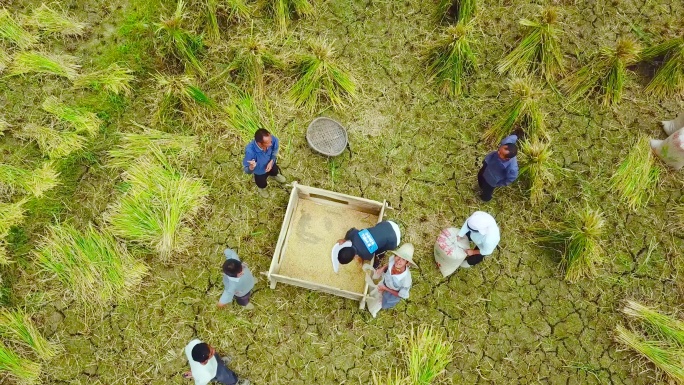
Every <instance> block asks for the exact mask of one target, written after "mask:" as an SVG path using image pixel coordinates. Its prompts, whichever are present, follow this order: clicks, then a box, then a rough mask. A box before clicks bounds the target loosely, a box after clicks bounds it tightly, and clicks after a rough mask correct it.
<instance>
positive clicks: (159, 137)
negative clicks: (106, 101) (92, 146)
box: [108, 126, 199, 169]
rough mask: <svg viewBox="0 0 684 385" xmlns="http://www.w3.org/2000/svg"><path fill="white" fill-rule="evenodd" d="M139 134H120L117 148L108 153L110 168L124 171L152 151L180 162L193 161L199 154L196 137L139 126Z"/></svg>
mask: <svg viewBox="0 0 684 385" xmlns="http://www.w3.org/2000/svg"><path fill="white" fill-rule="evenodd" d="M140 127H141V128H142V129H143V131H142V132H141V133H126V134H122V136H121V142H120V144H119V146H118V147H117V148H115V149H112V150H110V151H109V152H108V154H109V157H110V160H109V163H108V165H109V166H110V167H117V168H123V169H126V168H128V167H130V166H131V165H132V164H134V163H135V161H136V160H137V159H140V158H142V157H145V156H149V155H151V151H153V149H159V150H161V151H162V152H163V153H164V154H166V155H167V156H169V157H172V158H173V159H177V160H179V161H181V162H187V161H191V160H192V159H194V157H195V156H196V155H197V154H198V153H199V143H198V140H197V137H196V136H193V135H177V134H170V133H167V132H163V131H159V130H154V129H151V128H147V127H142V126H140Z"/></svg>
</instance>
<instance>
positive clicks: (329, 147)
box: [306, 117, 347, 156]
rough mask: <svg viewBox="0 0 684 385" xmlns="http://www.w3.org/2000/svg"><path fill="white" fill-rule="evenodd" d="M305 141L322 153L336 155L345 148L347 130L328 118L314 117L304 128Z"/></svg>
mask: <svg viewBox="0 0 684 385" xmlns="http://www.w3.org/2000/svg"><path fill="white" fill-rule="evenodd" d="M306 141H307V142H308V143H309V146H311V148H313V149H314V150H316V151H318V152H320V153H321V154H323V155H327V156H337V155H340V154H341V153H342V152H344V149H345V148H347V130H345V128H344V127H342V125H341V124H340V123H338V122H336V121H334V120H332V119H330V118H323V117H321V118H316V119H314V121H313V122H311V124H309V127H308V128H307V129H306Z"/></svg>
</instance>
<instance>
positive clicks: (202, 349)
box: [192, 342, 211, 362]
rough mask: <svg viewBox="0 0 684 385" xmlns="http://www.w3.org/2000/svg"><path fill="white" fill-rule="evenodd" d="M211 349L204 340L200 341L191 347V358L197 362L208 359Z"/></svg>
mask: <svg viewBox="0 0 684 385" xmlns="http://www.w3.org/2000/svg"><path fill="white" fill-rule="evenodd" d="M210 353H211V349H210V348H209V345H207V343H206V342H200V343H199V344H197V345H195V346H193V348H192V359H193V360H195V361H197V362H204V361H206V360H208V359H209V354H210Z"/></svg>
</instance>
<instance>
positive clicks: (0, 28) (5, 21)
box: [0, 8, 38, 50]
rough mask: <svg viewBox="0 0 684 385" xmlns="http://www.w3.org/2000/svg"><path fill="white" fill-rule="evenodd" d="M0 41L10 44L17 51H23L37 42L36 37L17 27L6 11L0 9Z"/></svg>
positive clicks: (17, 24)
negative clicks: (14, 46) (15, 47)
mask: <svg viewBox="0 0 684 385" xmlns="http://www.w3.org/2000/svg"><path fill="white" fill-rule="evenodd" d="M0 40H3V41H6V42H9V43H12V44H14V45H16V46H17V47H18V48H19V49H21V50H25V49H28V48H30V47H31V46H32V45H34V44H35V43H36V42H37V41H38V37H37V36H35V35H33V34H31V33H30V32H29V31H27V30H26V29H24V28H23V27H22V26H21V25H19V23H17V21H16V20H15V19H14V18H13V17H12V15H11V14H10V13H9V11H8V10H6V9H5V8H0Z"/></svg>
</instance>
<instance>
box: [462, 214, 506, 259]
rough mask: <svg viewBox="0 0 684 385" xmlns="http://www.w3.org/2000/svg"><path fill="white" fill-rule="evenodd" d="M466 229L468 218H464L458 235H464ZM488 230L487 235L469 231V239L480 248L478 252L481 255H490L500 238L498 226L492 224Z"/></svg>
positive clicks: (466, 231)
mask: <svg viewBox="0 0 684 385" xmlns="http://www.w3.org/2000/svg"><path fill="white" fill-rule="evenodd" d="M468 219H470V218H468ZM468 231H470V229H468V220H467V219H466V221H465V223H464V224H463V227H461V231H459V232H458V236H459V237H465V236H466V234H467V233H468ZM488 231H489V232H488V233H487V235H482V233H479V232H477V231H472V232H470V239H471V240H472V241H473V242H474V243H475V245H477V247H479V248H480V254H482V255H490V254H491V253H493V252H494V250H495V249H496V246H497V245H498V244H499V241H500V240H501V234H500V233H499V227H498V226H494V227H492V228H491V229H489V230H488Z"/></svg>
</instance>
